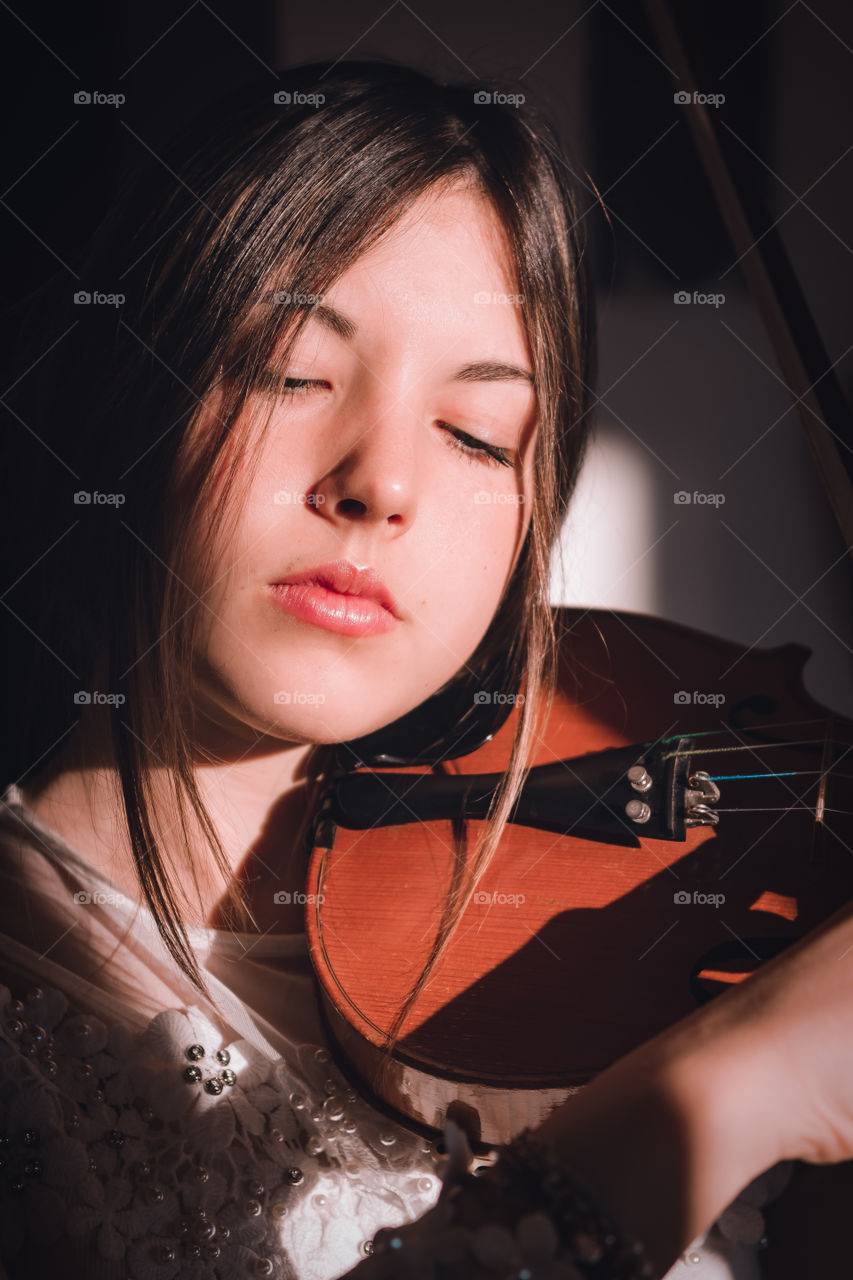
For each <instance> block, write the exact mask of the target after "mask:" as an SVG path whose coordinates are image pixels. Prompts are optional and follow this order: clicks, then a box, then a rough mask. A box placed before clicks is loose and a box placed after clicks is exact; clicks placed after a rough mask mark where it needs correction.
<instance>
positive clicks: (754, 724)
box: [306, 609, 853, 1144]
mask: <svg viewBox="0 0 853 1280" xmlns="http://www.w3.org/2000/svg"><path fill="white" fill-rule="evenodd" d="M556 612H557V615H558V617H557V622H558V630H562V631H563V633H564V634H563V638H562V641H561V648H560V679H559V688H558V692H557V694H556V696H555V699H554V702H553V705H552V709H551V713H550V717H549V719H548V721H547V724H546V725H545V729H544V732H542V734H541V738H540V741H539V742H538V744H537V746H536V750H535V752H534V754H533V755H532V757H531V759H530V765H531V766H554V765H556V764H558V762H563V763H562V765H561V766H560V767H561V768H562V769H563V770H564V771H565V779H566V791H567V793H572V796H573V798H572V800H571V804H570V805H569V806H568V809H567V818H566V821H565V823H564V824H563V826H562V828H559V824H557V826H556V828H555V823H554V814H553V812H552V811H551V810H552V809H553V800H552V799H549V806H550V808H549V813H548V815H547V824H548V826H549V827H550V828H551V829H540V828H537V827H535V826H531V825H526V824H524V823H522V822H521V821H519V822H514V823H511V824H509V825H508V826H507V828H506V831H505V833H504V836H503V839H502V842H501V845H500V847H499V849H498V853H497V855H496V857H495V859H494V860H493V862H492V864H491V866H490V867H489V869H488V871H487V872H486V874H485V876H484V878H483V880H482V882H481V883H480V885H479V886H478V893H477V894H476V895H475V897H474V900H473V901H472V902H471V903H470V905H469V907H468V909H467V911H466V914H465V916H464V917H463V920H462V923H461V926H460V928H459V929H458V931H457V933H456V935H455V937H454V938H453V940H452V942H451V944H450V947H449V949H448V951H447V953H446V954H445V956H444V957H443V958H442V959H441V961H440V962H439V965H438V967H437V970H436V972H435V974H434V977H433V979H432V980H431V981H430V983H429V985H428V986H427V988H426V990H425V991H424V993H423V995H422V997H421V998H420V999H419V1001H418V1003H417V1004H416V1006H415V1008H414V1010H413V1012H412V1015H411V1016H410V1017H409V1019H408V1020H407V1022H406V1023H405V1024H404V1027H403V1030H402V1036H401V1040H400V1044H399V1046H398V1048H397V1049H396V1050H395V1053H394V1067H393V1069H392V1070H391V1071H390V1072H388V1073H387V1074H386V1076H385V1078H384V1080H382V1081H381V1082H379V1081H378V1076H377V1072H378V1068H379V1065H380V1061H381V1049H382V1047H383V1045H384V1043H385V1038H386V1032H387V1030H388V1028H389V1026H390V1025H391V1022H392V1020H393V1017H394V1014H395V1013H396V1012H397V1010H398V1009H399V1007H400V1005H401V1004H402V1002H403V1000H404V997H405V995H406V994H407V992H408V990H409V988H410V987H411V984H412V983H413V982H414V980H415V979H416V978H417V976H418V974H419V973H420V971H421V969H422V967H423V964H424V962H425V960H426V958H427V956H428V954H429V951H430V947H431V944H432V941H433V936H434V932H435V927H436V922H437V921H438V919H439V917H440V913H441V905H442V903H443V901H444V899H445V896H446V894H447V890H448V887H449V885H450V883H451V878H452V875H453V872H454V867H455V866H456V863H457V856H458V854H459V851H460V848H461V850H462V852H463V854H464V851H465V847H466V838H467V847H468V849H470V848H471V847H472V841H473V836H474V833H475V831H476V829H477V826H478V823H479V819H477V818H468V819H465V820H464V822H462V824H461V826H462V828H463V839H462V842H461V846H460V843H459V842H458V837H459V827H460V824H459V822H458V821H457V823H456V834H457V842H456V843H455V841H454V824H453V821H452V820H451V819H450V818H449V817H443V818H441V819H437V820H431V821H423V820H413V817H412V815H411V814H409V815H406V816H407V817H409V819H410V820H408V821H405V822H400V823H395V824H394V825H381V823H378V824H376V825H373V826H371V827H368V828H367V829H355V828H348V827H345V826H344V825H341V824H340V822H337V823H334V824H332V825H331V827H328V826H327V827H326V829H325V835H324V838H323V839H322V840H321V841H320V842H319V843H318V844H317V846H316V847H315V848H314V851H313V855H312V858H311V865H310V870H309V878H308V885H307V890H308V893H309V895H313V901H312V900H311V897H310V896H309V903H310V905H309V908H308V913H307V922H306V927H307V930H308V935H309V944H310V948H311V955H312V960H313V963H314V967H315V971H316V973H317V976H318V979H319V983H320V987H321V991H322V998H323V1003H324V1007H325V1010H326V1014H327V1017H328V1019H329V1023H330V1028H331V1031H332V1033H333V1035H334V1037H335V1038H336V1040H337V1042H338V1044H339V1045H340V1046H341V1047H342V1049H343V1051H344V1054H345V1056H346V1058H347V1059H348V1060H349V1063H350V1066H351V1068H354V1069H355V1071H356V1073H357V1074H358V1075H359V1076H360V1077H361V1078H362V1080H363V1081H364V1082H366V1083H367V1084H368V1085H370V1086H371V1087H372V1088H373V1089H374V1091H375V1090H377V1088H378V1087H379V1088H381V1096H382V1098H383V1100H384V1101H385V1102H386V1103H387V1104H389V1105H390V1106H391V1107H392V1108H393V1109H395V1110H396V1111H399V1112H401V1113H403V1114H405V1115H406V1116H408V1117H409V1118H410V1119H411V1120H412V1121H414V1122H415V1125H416V1126H423V1127H427V1128H432V1129H434V1128H438V1127H440V1126H441V1124H442V1123H443V1119H444V1116H445V1115H446V1113H447V1110H448V1107H451V1106H452V1107H453V1109H454V1111H455V1113H456V1115H457V1116H464V1117H465V1121H466V1127H467V1128H468V1129H469V1132H470V1133H471V1135H472V1137H473V1138H474V1139H475V1140H479V1141H482V1142H484V1143H487V1144H491V1143H496V1142H501V1141H505V1140H507V1139H508V1137H509V1136H510V1135H511V1134H512V1133H514V1132H516V1131H517V1130H518V1129H519V1128H521V1127H522V1126H523V1125H524V1124H535V1123H536V1122H537V1121H538V1120H539V1119H541V1118H542V1117H544V1115H546V1114H547V1113H548V1112H549V1111H550V1110H551V1109H552V1108H553V1107H554V1106H555V1105H557V1104H558V1103H559V1102H560V1101H561V1100H562V1099H563V1098H564V1097H565V1096H567V1094H568V1093H569V1092H570V1091H571V1090H572V1088H573V1087H575V1086H578V1085H581V1084H583V1083H584V1082H585V1081H587V1080H589V1079H590V1078H591V1077H592V1076H593V1075H594V1074H596V1072H598V1071H600V1070H602V1069H603V1068H604V1067H606V1066H607V1065H608V1064H609V1063H611V1062H613V1061H615V1060H616V1059H617V1058H619V1057H621V1056H623V1055H624V1054H625V1053H627V1052H628V1051H630V1050H631V1049H632V1048H633V1047H634V1046H636V1045H638V1044H640V1043H641V1042H643V1041H644V1040H647V1039H648V1038H649V1037H650V1036H652V1035H654V1034H655V1033H656V1032H658V1031H659V1030H661V1029H663V1028H664V1027H666V1026H668V1025H670V1024H671V1023H673V1022H674V1021H676V1020H677V1019H678V1018H680V1017H682V1016H684V1015H686V1014H688V1013H689V1012H691V1011H692V1010H693V1009H694V1008H696V1007H697V1004H698V1003H701V1001H702V1000H703V999H707V998H709V997H710V996H712V995H713V994H715V993H717V992H719V991H721V990H723V989H724V988H725V985H726V984H728V983H730V982H732V981H738V980H741V979H742V978H743V977H744V976H746V975H748V974H749V973H750V972H751V971H753V969H754V968H755V967H756V966H757V965H758V964H759V963H761V961H762V960H764V959H766V958H768V957H769V956H770V955H772V954H773V953H774V952H775V951H778V950H779V949H781V948H782V947H784V946H785V945H787V944H788V943H789V942H790V941H793V940H795V939H796V938H798V937H800V936H801V935H802V934H804V933H806V932H807V931H808V930H809V929H811V928H812V927H814V925H815V924H817V923H818V922H819V921H821V920H823V919H825V918H826V917H827V916H828V915H830V914H831V913H832V912H833V911H834V910H835V909H836V908H837V907H838V906H839V905H840V904H841V903H842V902H844V901H846V900H848V899H849V898H853V852H851V850H853V824H851V818H850V815H849V814H848V813H846V812H845V810H846V809H849V808H850V807H851V806H850V804H849V799H850V794H851V787H850V775H851V773H853V764H851V745H853V724H851V723H850V721H848V720H845V719H844V718H843V717H839V716H836V715H833V714H832V713H831V712H829V711H828V710H827V709H826V708H824V707H821V706H820V705H818V704H817V703H816V702H814V701H813V700H812V698H811V697H810V696H809V695H808V693H807V692H806V691H805V689H804V687H803V684H802V679H801V673H802V669H803V666H804V664H805V661H806V659H807V657H808V650H806V649H804V648H802V647H801V646H798V645H786V646H784V647H782V648H779V649H774V650H769V651H768V650H758V649H752V650H746V649H744V648H742V647H741V646H739V645H736V644H732V643H730V642H727V641H723V640H719V639H717V638H715V637H712V636H709V635H705V634H703V633H700V632H698V631H694V630H690V629H687V628H684V627H681V626H678V625H676V624H673V623H669V622H665V621H662V620H660V619H655V618H649V617H645V616H642V615H633V614H616V613H609V612H596V611H586V612H581V611H572V610H568V609H559V610H557V611H556ZM495 692H498V691H492V696H494V693H495ZM507 692H512V691H503V696H504V697H505V696H506V693H507ZM517 715H518V710H517V705H516V707H514V708H513V710H512V711H511V712H510V713H509V714H508V715H507V716H506V718H505V720H504V722H503V723H502V725H501V726H500V728H499V729H498V731H497V732H496V733H495V734H494V736H493V738H492V739H491V740H490V741H488V742H486V743H484V744H483V745H482V746H480V747H479V749H477V750H475V751H472V752H469V754H467V755H465V756H462V757H460V758H457V759H448V760H447V761H446V763H445V764H444V765H443V766H441V767H440V770H441V771H442V772H444V773H448V772H449V773H451V774H454V775H462V776H470V775H482V774H497V773H499V772H500V771H501V770H502V769H503V768H504V767H505V764H506V760H507V758H508V754H509V747H510V744H511V740H512V733H513V728H514V725H515V720H516V717H517ZM685 738H687V739H690V741H691V745H690V747H689V750H685V747H684V741H683V740H684V739H685ZM644 744H652V745H654V746H656V747H657V748H658V749H657V752H656V759H657V766H658V773H657V774H656V775H655V777H654V778H653V779H651V780H648V782H644V780H643V778H642V776H641V773H640V772H639V771H638V772H637V773H636V774H635V775H634V782H635V784H637V785H633V786H632V784H631V783H629V782H627V781H626V779H625V777H624V776H620V778H619V779H618V780H614V775H613V771H612V769H611V770H609V771H608V770H607V769H604V770H603V772H602V773H601V777H600V778H599V779H598V781H596V777H595V769H593V770H592V772H591V773H590V771H589V768H588V766H589V760H590V759H593V757H592V755H591V753H597V752H602V751H604V750H605V749H607V748H613V747H629V746H636V748H637V751H636V753H634V754H635V758H637V759H640V758H641V755H640V752H641V751H642V750H643V749H644ZM630 754H631V753H628V755H630ZM677 754H683V755H684V767H683V768H682V769H681V775H680V782H679V780H678V779H675V780H673V779H672V778H671V777H670V779H669V782H668V783H667V782H666V776H665V775H666V770H667V768H671V760H672V757H673V756H674V755H677ZM583 756H587V757H588V759H587V761H586V763H585V766H584V768H585V770H586V771H585V772H584V773H583V782H582V790H584V791H586V792H588V804H587V805H586V807H585V809H584V812H583V813H580V812H579V810H578V800H577V790H578V782H577V777H578V774H579V773H580V772H581V766H580V763H579V762H578V763H575V761H576V758H577V757H583ZM667 757H668V758H669V762H668V761H667ZM642 758H645V757H642ZM661 758H663V764H661ZM603 759H607V757H603ZM626 760H627V757H626V759H625V760H622V761H621V765H622V768H621V773H622V775H624V773H625V767H624V766H625V764H626ZM676 763H680V761H676ZM438 769H439V767H438V766H436V767H434V768H432V769H431V768H429V767H425V766H422V765H421V766H410V767H408V768H400V767H396V768H389V769H387V770H373V771H366V770H358V771H357V772H358V773H365V772H374V773H378V774H379V775H380V777H381V776H383V775H385V776H387V775H395V776H397V777H398V778H399V776H400V775H401V774H402V775H407V774H408V775H411V777H412V783H413V784H414V783H415V782H416V780H417V778H418V777H419V776H423V775H428V774H435V773H436V772H437V771H438ZM700 774H701V775H702V777H707V778H708V779H710V780H712V782H713V785H712V786H710V787H709V786H708V785H707V784H702V785H703V786H704V788H705V794H702V793H698V792H697V790H696V786H697V785H699V784H698V783H697V775H700ZM531 776H532V775H531ZM649 783H650V785H649ZM644 785H645V786H646V789H645V790H644V789H643V787H644ZM662 786H664V787H665V789H666V787H668V788H669V790H668V791H667V793H666V794H665V795H664V796H663V797H660V796H658V797H657V800H656V791H660V788H661V787H662ZM677 786H680V787H681V793H680V800H679V798H678V796H676V797H675V799H674V800H673V795H674V793H673V787H677ZM715 791H716V792H718V793H719V795H718V798H717V799H714V798H713V795H714V792H715ZM691 794H692V796H693V803H694V805H695V804H696V802H697V801H698V802H699V805H700V808H702V809H704V810H706V811H707V810H708V809H710V810H713V811H714V812H713V815H712V816H711V817H708V818H707V821H706V822H701V821H699V822H698V824H697V825H693V826H686V827H684V826H683V824H682V826H681V836H682V837H683V838H679V837H678V835H676V838H661V837H660V836H659V835H654V836H648V835H647V834H646V830H647V829H649V828H651V827H654V825H655V822H654V821H652V820H650V817H649V815H644V813H643V810H642V805H643V804H644V803H645V802H646V800H648V801H649V802H650V803H649V808H650V809H651V810H654V811H655V812H654V814H653V817H654V818H655V819H656V818H657V817H658V816H659V814H658V810H659V809H660V808H661V806H664V807H665V805H666V804H667V803H669V802H671V803H675V804H676V805H677V804H678V803H680V804H681V805H682V818H683V815H684V812H687V811H689V797H690V795H691ZM390 796H391V793H390V791H389V807H390V808H391V809H392V810H393V806H394V804H395V803H396V804H397V806H398V807H397V813H398V816H399V803H400V802H399V801H397V802H394V801H393V800H392V799H391V798H390ZM685 796H687V797H688V801H687V805H688V808H685ZM626 797H628V799H627V800H626ZM631 797H633V799H631ZM703 801H706V802H707V803H702V802H703ZM404 803H405V801H404ZM629 806H631V807H630V808H629ZM413 808H415V806H414V804H413ZM596 810H598V811H599V812H600V813H601V814H602V815H603V819H602V820H603V826H602V833H603V834H599V835H598V836H595V833H591V830H590V825H589V823H590V818H589V815H590V813H594V812H595V811H596ZM629 813H630V814H633V816H629ZM614 814H615V815H616V820H617V827H618V835H617V836H616V838H615V839H613V838H610V836H608V834H607V833H608V831H610V832H611V834H612V822H613V818H614ZM677 816H678V815H677V814H676V818H677ZM697 821H698V820H697ZM608 824H611V825H608ZM675 826H676V828H677V827H678V826H679V824H678V822H677V821H676V823H675ZM560 830H562V831H563V832H564V834H560ZM577 830H582V831H583V832H584V834H583V836H578V835H577V834H575V833H576V831H577ZM329 831H331V832H332V837H331V838H328V832H329ZM591 834H592V836H593V838H590V837H591ZM324 846H326V847H324Z"/></svg>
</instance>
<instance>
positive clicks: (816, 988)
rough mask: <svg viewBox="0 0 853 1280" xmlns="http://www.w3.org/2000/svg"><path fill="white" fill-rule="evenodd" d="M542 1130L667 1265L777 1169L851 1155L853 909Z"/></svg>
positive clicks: (657, 1042)
mask: <svg viewBox="0 0 853 1280" xmlns="http://www.w3.org/2000/svg"><path fill="white" fill-rule="evenodd" d="M540 1131H541V1132H542V1133H543V1134H545V1135H547V1136H549V1137H551V1138H553V1140H554V1141H555V1143H556V1144H557V1146H558V1149H559V1150H560V1151H561V1153H562V1154H563V1156H564V1158H565V1160H566V1162H567V1164H568V1166H569V1167H570V1168H574V1169H575V1171H576V1172H577V1173H578V1174H579V1175H581V1176H583V1177H586V1179H587V1180H588V1182H589V1183H590V1186H591V1188H593V1189H594V1190H596V1191H597V1192H598V1194H599V1195H600V1197H601V1202H602V1205H603V1206H604V1207H609V1209H610V1210H611V1212H612V1215H613V1217H614V1219H615V1220H616V1221H617V1222H618V1223H620V1224H621V1225H622V1226H624V1227H626V1228H627V1229H629V1230H631V1231H632V1232H633V1233H634V1234H635V1235H637V1236H638V1237H639V1238H640V1239H642V1240H643V1241H644V1242H645V1243H646V1246H647V1248H648V1250H649V1253H650V1254H651V1256H652V1258H653V1260H654V1261H655V1263H656V1264H657V1265H658V1266H659V1267H660V1270H661V1273H663V1271H665V1270H666V1268H667V1266H669V1265H671V1263H672V1262H673V1261H674V1260H675V1258H676V1257H677V1256H678V1255H679V1254H680V1253H681V1252H682V1251H683V1249H684V1248H685V1247H686V1246H687V1245H688V1244H689V1243H690V1241H691V1240H693V1239H694V1238H695V1237H696V1236H697V1235H699V1234H700V1233H702V1232H704V1231H705V1230H707V1229H708V1227H710V1225H711V1224H712V1222H713V1221H714V1220H715V1219H716V1218H717V1216H718V1215H719V1213H720V1212H721V1211H722V1210H723V1209H724V1208H725V1207H726V1205H728V1204H729V1203H731V1201H732V1200H733V1199H734V1198H735V1196H736V1195H737V1194H738V1192H739V1191H741V1190H742V1189H743V1187H744V1186H746V1185H747V1184H748V1183H749V1182H751V1181H752V1179H753V1178H755V1177H757V1176H758V1174H760V1173H763V1172H764V1171H765V1170H766V1169H769V1168H771V1167H772V1166H773V1165H775V1164H777V1163H779V1162H780V1161H783V1160H791V1159H801V1160H805V1161H809V1162H812V1163H816V1164H828V1163H836V1162H838V1161H842V1160H848V1159H853V904H846V905H845V906H844V907H842V908H841V909H840V910H839V911H838V912H836V913H835V915H834V916H832V917H831V918H830V919H829V920H828V921H826V922H825V923H824V924H823V925H821V926H820V927H819V928H818V929H816V930H814V931H812V933H810V934H809V935H807V936H806V937H805V938H804V939H802V940H801V941H800V942H798V943H796V944H795V945H794V946H792V947H791V948H790V949H789V950H787V951H786V952H785V953H783V954H782V955H780V956H777V957H776V958H775V959H774V960H772V961H770V962H768V963H767V964H765V965H763V966H762V967H761V969H760V970H759V971H758V972H757V973H756V974H754V975H753V976H752V977H750V978H749V979H747V980H745V981H744V982H742V983H739V984H738V985H737V986H736V987H733V988H732V989H731V990H730V991H727V992H726V993H725V994H723V995H721V996H718V997H717V998H716V999H714V1000H713V1001H712V1002H711V1003H710V1004H708V1005H706V1006H704V1007H703V1008H701V1009H697V1010H696V1011H695V1012H694V1013H693V1014H691V1015H690V1016H689V1017H687V1018H685V1019H683V1020H682V1021H680V1022H678V1023H677V1024H675V1025H674V1026H673V1027H671V1028H669V1029H668V1030H666V1031H664V1032H662V1033H661V1034H660V1035H658V1036H656V1037H655V1038H654V1039H653V1040H650V1041H649V1042H648V1043H646V1044H644V1045H642V1046H641V1047H640V1048H639V1049H636V1050H635V1051H634V1052H633V1053H631V1054H629V1055H627V1057H625V1058H623V1059H621V1060H620V1061H619V1062H617V1063H615V1064H614V1065H613V1066H611V1067H609V1068H608V1069H607V1070H606V1071H604V1072H602V1073H601V1074H600V1075H599V1076H597V1077H596V1079H595V1080H594V1081H593V1082H592V1083H591V1084H590V1085H588V1086H587V1087H586V1088H584V1089H582V1090H581V1091H580V1092H579V1093H578V1094H577V1095H575V1096H574V1097H571V1098H569V1099H568V1100H567V1102H566V1103H564V1104H563V1105H562V1106H561V1107H559V1108H558V1109H557V1110H556V1111H554V1112H553V1113H552V1115H551V1116H549V1117H548V1119H547V1120H546V1121H545V1123H544V1124H543V1125H542V1126H541V1129H540Z"/></svg>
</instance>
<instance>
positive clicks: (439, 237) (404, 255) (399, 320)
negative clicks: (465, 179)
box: [325, 183, 527, 360]
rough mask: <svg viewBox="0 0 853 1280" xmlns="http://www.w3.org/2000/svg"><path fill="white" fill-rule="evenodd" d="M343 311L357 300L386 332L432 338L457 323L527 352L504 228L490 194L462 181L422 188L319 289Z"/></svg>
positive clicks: (520, 354)
mask: <svg viewBox="0 0 853 1280" xmlns="http://www.w3.org/2000/svg"><path fill="white" fill-rule="evenodd" d="M325 298H326V300H328V301H329V302H331V303H334V304H335V305H339V306H340V308H341V310H342V311H347V310H348V309H350V308H353V309H354V308H358V310H359V312H360V313H361V315H362V317H365V322H367V319H370V318H372V319H373V320H374V321H375V322H376V323H377V324H379V325H381V326H382V327H383V328H384V329H385V333H386V337H389V338H390V337H392V336H393V333H394V326H396V325H401V326H403V327H404V328H406V329H414V330H418V329H420V330H423V331H424V332H426V331H429V333H430V335H431V336H432V337H433V338H437V339H440V338H441V335H442V334H445V335H447V336H450V335H451V334H454V335H455V334H458V333H459V331H460V330H461V329H465V330H473V331H476V332H477V333H482V334H484V335H486V336H487V338H488V339H490V340H493V341H495V342H498V343H500V344H501V346H502V349H503V350H504V354H505V355H510V354H512V355H514V356H515V357H516V358H518V359H519V360H521V359H523V358H524V356H525V354H526V350H527V347H526V339H525V335H524V328H523V325H522V320H521V308H522V306H523V302H522V301H520V295H519V293H518V290H517V286H516V283H515V278H514V268H513V264H512V257H511V251H510V243H509V239H508V236H507V233H506V231H505V229H504V227H503V224H502V223H501V220H500V217H499V216H498V214H497V211H496V210H495V208H494V206H493V205H492V203H491V201H490V200H489V199H488V198H487V197H486V196H485V195H483V194H482V193H481V192H479V191H477V190H474V189H472V188H470V187H467V186H463V185H461V184H454V185H449V184H445V183H442V184H440V185H438V184H437V185H436V186H435V187H433V188H431V189H430V190H428V191H427V192H426V193H424V194H423V195H422V196H420V197H419V198H418V200H417V201H415V202H414V204H413V205H412V206H411V207H410V208H409V209H408V210H407V211H406V212H405V213H404V214H403V215H402V216H401V217H400V219H399V220H398V221H397V222H396V223H395V225H394V226H393V227H392V228H391V229H390V231H388V232H387V233H386V234H385V235H384V236H383V237H382V239H381V240H380V241H378V242H377V243H376V244H375V245H373V246H372V247H371V248H370V249H368V250H367V251H366V252H365V253H363V254H362V256H361V257H360V258H359V259H358V260H357V261H356V262H355V263H354V264H353V265H352V266H351V267H350V268H348V270H347V271H346V272H344V273H343V274H342V275H341V276H340V277H339V278H338V279H337V280H336V281H335V283H334V285H332V286H331V288H330V289H329V290H328V292H327V293H326V295H325Z"/></svg>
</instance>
